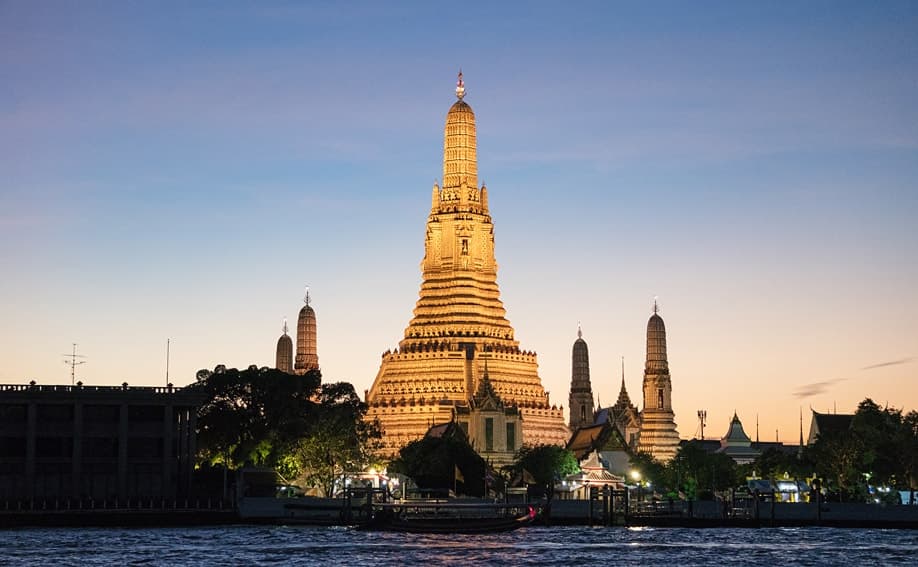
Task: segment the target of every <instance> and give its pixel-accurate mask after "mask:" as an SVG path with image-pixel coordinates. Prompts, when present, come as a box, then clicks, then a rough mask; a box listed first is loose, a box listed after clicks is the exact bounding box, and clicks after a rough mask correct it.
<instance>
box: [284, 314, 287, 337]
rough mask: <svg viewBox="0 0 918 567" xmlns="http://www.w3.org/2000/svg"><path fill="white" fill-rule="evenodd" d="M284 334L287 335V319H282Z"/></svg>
mask: <svg viewBox="0 0 918 567" xmlns="http://www.w3.org/2000/svg"><path fill="white" fill-rule="evenodd" d="M284 334H285V335H286V334H287V318H286V317H284Z"/></svg>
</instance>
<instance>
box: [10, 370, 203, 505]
mask: <svg viewBox="0 0 918 567" xmlns="http://www.w3.org/2000/svg"><path fill="white" fill-rule="evenodd" d="M202 402H203V400H202V398H201V397H200V395H198V394H192V393H190V392H185V391H182V390H181V389H179V388H173V387H171V386H169V387H165V388H154V387H129V386H128V385H127V384H126V383H125V384H123V385H122V386H83V385H82V384H80V383H77V384H76V385H74V386H39V385H36V384H35V383H34V382H33V383H31V384H29V385H0V501H13V500H18V501H23V500H32V501H42V500H44V501H54V500H61V501H63V500H73V499H77V500H90V499H91V500H96V501H101V500H115V499H118V500H119V501H121V502H125V501H127V500H129V499H131V500H136V499H147V500H149V499H171V498H178V497H182V496H185V495H187V494H188V492H189V491H190V488H191V475H192V471H193V469H194V456H195V415H196V412H197V409H198V407H199V406H200V405H201V403H202Z"/></svg>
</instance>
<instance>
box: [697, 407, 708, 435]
mask: <svg viewBox="0 0 918 567" xmlns="http://www.w3.org/2000/svg"><path fill="white" fill-rule="evenodd" d="M707 419H708V412H707V410H703V409H700V410H698V425H699V426H700V427H701V440H702V441H704V426H705V424H706V423H707Z"/></svg>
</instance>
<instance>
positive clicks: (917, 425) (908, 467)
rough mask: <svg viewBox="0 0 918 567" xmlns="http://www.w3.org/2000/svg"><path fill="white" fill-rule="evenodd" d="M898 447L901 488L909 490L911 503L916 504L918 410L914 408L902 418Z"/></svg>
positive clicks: (917, 483)
mask: <svg viewBox="0 0 918 567" xmlns="http://www.w3.org/2000/svg"><path fill="white" fill-rule="evenodd" d="M896 448H897V452H898V454H899V455H900V461H901V467H902V482H901V484H900V486H899V488H904V489H907V490H908V491H909V504H914V503H915V489H918V411H915V410H912V411H910V412H908V413H907V414H906V415H905V416H904V417H903V418H902V424H901V426H900V428H899V431H898V433H897V435H896Z"/></svg>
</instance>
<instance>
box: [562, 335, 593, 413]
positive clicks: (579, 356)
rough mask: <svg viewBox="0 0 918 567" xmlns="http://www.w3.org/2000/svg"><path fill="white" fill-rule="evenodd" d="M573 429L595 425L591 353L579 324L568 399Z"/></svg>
mask: <svg viewBox="0 0 918 567" xmlns="http://www.w3.org/2000/svg"><path fill="white" fill-rule="evenodd" d="M568 409H569V410H570V412H571V413H570V420H569V424H570V426H571V428H576V427H582V426H584V425H592V424H593V409H594V408H593V387H592V385H591V384H590V352H589V349H588V348H587V344H586V341H585V340H583V329H582V328H581V327H580V323H579V322H578V323H577V340H576V341H574V348H573V349H572V351H571V392H570V397H569V398H568Z"/></svg>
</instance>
